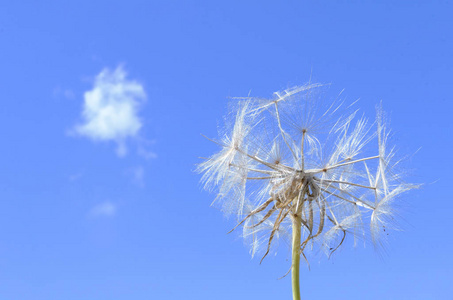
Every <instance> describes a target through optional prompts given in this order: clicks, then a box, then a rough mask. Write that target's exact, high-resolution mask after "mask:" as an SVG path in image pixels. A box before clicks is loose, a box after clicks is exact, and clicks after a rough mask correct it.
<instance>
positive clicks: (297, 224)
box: [291, 214, 302, 300]
mask: <svg viewBox="0 0 453 300" xmlns="http://www.w3.org/2000/svg"><path fill="white" fill-rule="evenodd" d="M301 225H302V222H301V218H300V215H298V214H296V215H295V216H294V217H293V253H292V262H291V267H292V268H291V284H292V288H293V300H300V286H299V266H300V235H301Z"/></svg>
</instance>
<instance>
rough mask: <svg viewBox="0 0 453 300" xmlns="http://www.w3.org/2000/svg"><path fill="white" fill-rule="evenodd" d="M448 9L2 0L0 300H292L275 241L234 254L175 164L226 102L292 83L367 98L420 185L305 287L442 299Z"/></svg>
mask: <svg viewBox="0 0 453 300" xmlns="http://www.w3.org/2000/svg"><path fill="white" fill-rule="evenodd" d="M452 11H453V3H452V2H450V1H398V3H394V1H350V2H346V1H323V2H321V3H315V2H314V1H279V2H277V1H228V2H224V3H220V2H216V1H190V2H189V1H122V2H120V1H73V2H72V3H68V2H66V3H64V2H61V1H40V2H39V3H38V2H32V1H21V3H19V2H18V1H2V2H1V3H0V49H1V52H0V53H1V56H0V70H1V71H0V99H1V100H0V101H1V107H0V136H1V137H2V147H1V149H2V150H1V155H0V166H1V168H0V204H1V208H0V282H1V284H0V299H21V300H27V299H34V300H35V299H46V300H50V299H66V300H69V299H177V298H184V299H251V298H253V299H290V297H291V283H290V278H288V277H287V278H284V279H282V280H277V278H279V277H281V276H282V275H284V274H285V273H286V271H287V270H288V268H289V261H288V259H290V256H289V252H288V251H287V250H285V249H282V250H281V251H280V252H279V254H278V255H277V256H273V257H269V258H268V259H266V260H265V261H264V262H263V263H262V264H261V265H260V264H259V259H257V258H255V259H253V260H252V259H251V258H250V255H249V253H248V249H247V248H246V247H245V246H244V244H243V242H242V241H241V239H240V238H239V235H237V234H236V235H235V234H231V235H226V232H228V231H229V230H230V229H231V228H232V227H233V226H234V220H233V219H226V218H224V217H223V216H222V213H221V212H220V211H218V210H216V209H214V208H212V207H210V203H211V202H212V199H213V197H214V195H213V194H209V193H207V192H204V191H202V189H201V185H200V184H199V179H200V176H199V175H197V174H195V173H194V172H193V170H194V169H195V165H196V164H197V163H199V162H200V159H199V158H198V157H199V156H208V155H210V154H212V153H214V151H216V149H217V148H216V146H215V145H214V144H212V143H210V142H209V141H207V140H205V139H203V138H202V137H201V136H200V134H201V133H203V134H205V135H207V136H210V137H215V136H216V134H217V125H218V124H221V122H222V116H223V115H224V114H225V112H226V107H227V102H228V97H230V96H246V95H247V94H248V93H249V92H250V93H251V95H253V96H259V97H268V96H271V95H272V93H273V92H274V91H277V90H281V89H285V88H287V87H290V86H294V85H298V84H303V83H305V82H306V81H308V80H309V79H310V77H311V78H312V81H315V82H321V83H331V87H330V91H331V92H332V93H333V94H335V93H339V92H340V91H341V90H342V89H345V91H344V92H343V96H344V97H345V98H346V99H347V100H350V101H353V100H355V99H357V98H360V103H359V106H360V107H361V108H362V110H363V111H364V113H365V114H366V116H368V117H369V118H371V119H372V118H374V107H375V105H376V104H378V103H379V102H380V101H381V100H382V103H383V106H384V109H385V110H386V111H387V112H388V113H389V115H390V118H391V128H392V130H393V132H394V138H393V141H394V142H395V144H397V145H398V148H399V149H400V153H401V154H402V155H405V154H408V155H410V157H409V159H408V160H407V161H406V164H407V166H408V170H409V172H408V175H407V177H406V179H407V181H410V182H415V183H424V186H423V188H422V189H420V190H417V191H413V192H411V193H409V194H407V195H405V196H404V199H402V200H404V202H405V203H406V207H407V209H406V210H404V213H403V216H404V219H405V221H404V222H403V223H404V224H405V226H404V228H405V231H404V232H398V233H395V234H394V235H392V237H391V239H390V246H389V248H388V251H387V252H388V254H387V255H385V256H384V257H381V256H379V255H378V254H376V253H375V251H374V249H373V247H370V246H367V247H366V248H363V247H358V248H356V249H352V248H344V249H343V250H342V251H339V252H338V253H336V255H335V256H333V257H332V258H331V259H330V260H329V259H327V258H325V257H322V258H321V257H315V258H313V259H312V261H311V271H308V269H307V268H303V269H302V273H301V287H302V295H303V298H304V299H452V298H451V297H452V296H451V295H452V294H453V287H452V285H451V279H452V278H453V256H452V255H451V249H452V247H453V233H452V231H451V222H452V221H453V217H452V216H451V209H453V202H452V201H451V190H449V188H450V186H451V182H452V180H453V175H452V174H453V173H452V171H451V170H452V168H453V164H452V161H453V160H452V159H451V146H452V145H453V144H452V143H453V142H452V141H453V139H452V131H453V122H452V117H451V111H452V110H453V104H452V99H453V92H452V89H451V84H452V75H451V74H452V71H453V57H452V53H453V33H452V32H453V30H452V29H453V19H452V18H451V12H452ZM106 95H108V96H106ZM105 99H110V100H108V101H107V100H105ZM112 99H116V100H112ZM419 148H420V150H419V151H418V152H417V150H418V149H419ZM415 152H417V153H416V154H415V155H412V154H414V153H415Z"/></svg>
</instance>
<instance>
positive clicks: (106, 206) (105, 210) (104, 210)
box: [88, 201, 117, 217]
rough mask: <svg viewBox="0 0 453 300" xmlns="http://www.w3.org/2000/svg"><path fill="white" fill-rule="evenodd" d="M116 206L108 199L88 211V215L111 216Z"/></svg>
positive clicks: (114, 212)
mask: <svg viewBox="0 0 453 300" xmlns="http://www.w3.org/2000/svg"><path fill="white" fill-rule="evenodd" d="M116 212H117V206H116V205H115V204H113V203H111V202H109V201H106V202H103V203H100V204H98V205H96V206H94V207H93V208H91V210H90V211H89V212H88V215H89V216H90V217H113V216H115V215H116Z"/></svg>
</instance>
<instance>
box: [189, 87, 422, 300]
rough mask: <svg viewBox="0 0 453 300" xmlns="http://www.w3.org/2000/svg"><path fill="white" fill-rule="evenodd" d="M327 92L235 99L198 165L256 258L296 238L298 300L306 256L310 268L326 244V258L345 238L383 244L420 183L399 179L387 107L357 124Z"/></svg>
mask: <svg viewBox="0 0 453 300" xmlns="http://www.w3.org/2000/svg"><path fill="white" fill-rule="evenodd" d="M321 87H322V85H319V84H307V85H304V86H301V87H295V88H292V89H288V90H285V91H282V92H276V93H274V95H275V97H274V98H273V99H261V98H260V99H258V98H251V97H246V98H240V100H239V99H236V100H235V101H236V102H235V103H233V104H235V105H232V108H231V111H230V114H229V117H230V118H227V119H226V120H227V123H226V128H225V131H223V132H221V133H220V140H217V141H214V140H211V139H209V140H211V141H214V142H215V143H216V144H217V145H218V146H219V147H220V148H221V149H220V151H219V152H218V153H216V154H214V155H212V156H211V157H210V158H208V159H206V160H205V161H204V162H202V163H201V164H199V166H198V169H197V170H198V171H199V172H200V173H203V177H202V182H204V187H205V188H206V189H208V190H212V189H216V190H217V197H216V199H215V200H214V202H213V204H214V205H216V204H220V205H221V208H222V210H223V211H224V212H225V213H226V214H227V215H229V214H233V215H236V216H237V218H238V223H237V225H236V226H235V227H234V228H233V230H235V229H237V228H238V227H240V226H242V230H243V237H244V238H245V240H246V241H248V242H250V245H251V254H252V256H254V255H255V254H257V253H258V252H260V251H263V252H264V254H262V255H263V256H262V258H261V261H263V259H264V258H265V257H266V256H267V255H268V254H269V253H270V252H274V251H276V250H277V249H278V245H277V242H278V240H280V239H285V238H286V239H288V240H292V243H291V244H292V252H291V253H292V255H291V256H292V261H291V273H292V274H291V283H292V289H293V299H294V300H300V286H299V284H300V282H299V281H300V280H299V270H300V256H301V255H303V257H304V258H305V260H306V261H307V263H308V260H307V257H306V255H305V254H306V253H307V252H309V251H311V250H313V249H316V248H318V249H319V248H320V249H321V250H323V251H324V252H325V253H326V254H327V256H328V257H330V256H331V255H332V254H333V253H334V252H335V251H336V250H337V249H339V247H340V246H342V245H343V243H345V242H346V241H347V237H348V236H352V237H353V238H354V241H355V240H356V239H358V238H361V239H363V238H365V239H366V238H367V237H370V239H369V240H371V242H372V243H373V244H374V245H375V246H377V247H379V246H382V245H383V243H384V242H385V240H383V238H385V237H386V236H387V235H388V232H389V229H396V228H395V217H396V215H397V214H396V210H395V208H394V205H393V204H394V202H395V201H396V200H397V197H398V196H399V195H400V194H401V193H403V192H406V191H408V190H411V189H413V188H416V187H417V186H416V185H411V184H406V183H403V182H402V181H401V176H400V174H398V170H397V168H396V167H397V165H399V162H400V161H396V162H393V158H394V156H395V151H394V150H393V148H390V151H388V150H387V147H388V146H387V145H388V141H389V130H388V129H387V128H386V126H387V122H386V119H385V114H384V113H383V111H382V108H380V107H378V108H377V117H376V122H374V123H373V124H372V125H368V122H367V120H366V119H365V118H361V119H359V120H358V121H356V122H355V123H354V122H353V121H354V119H355V116H356V114H357V110H355V111H353V112H351V113H343V112H344V111H345V110H347V109H348V108H350V107H351V105H350V106H348V107H346V108H345V110H343V109H342V105H343V103H339V102H337V101H334V102H333V103H327V105H326V106H324V104H323V103H322V101H320V100H319V99H318V98H317V97H315V95H316V93H315V92H316V90H318V89H319V88H321ZM371 141H374V144H373V143H371ZM365 153H366V154H367V155H365ZM364 220H368V221H369V231H365V227H364ZM233 230H232V231H233ZM384 231H385V233H384ZM302 237H303V241H302ZM307 245H310V246H309V247H307Z"/></svg>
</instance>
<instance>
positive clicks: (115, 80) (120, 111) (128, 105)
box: [74, 66, 146, 156]
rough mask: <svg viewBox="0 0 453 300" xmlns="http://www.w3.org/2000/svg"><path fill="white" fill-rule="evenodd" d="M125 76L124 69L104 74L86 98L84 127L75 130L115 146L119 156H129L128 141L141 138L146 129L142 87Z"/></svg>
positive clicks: (144, 97) (97, 77) (120, 68)
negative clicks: (139, 134)
mask: <svg viewBox="0 0 453 300" xmlns="http://www.w3.org/2000/svg"><path fill="white" fill-rule="evenodd" d="M126 76H127V74H126V72H125V71H124V70H123V68H122V67H121V66H119V67H117V68H116V69H115V70H114V71H110V70H109V69H104V70H102V71H101V73H99V74H98V75H97V76H96V79H95V81H94V86H93V89H91V90H89V91H87V92H85V94H84V107H83V112H82V116H83V123H82V124H80V125H77V126H75V128H74V132H75V133H77V134H79V135H82V136H85V137H88V138H90V139H92V140H100V141H114V142H116V143H117V145H118V148H117V154H118V155H119V156H124V155H126V153H127V146H126V139H127V138H130V137H137V136H138V133H139V130H140V128H141V127H142V125H143V124H142V121H141V120H140V118H139V117H138V110H139V107H140V104H141V103H142V102H143V101H144V100H145V99H146V94H145V90H144V88H143V86H142V85H141V84H140V83H138V82H136V81H132V80H128V79H127V78H126Z"/></svg>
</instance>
